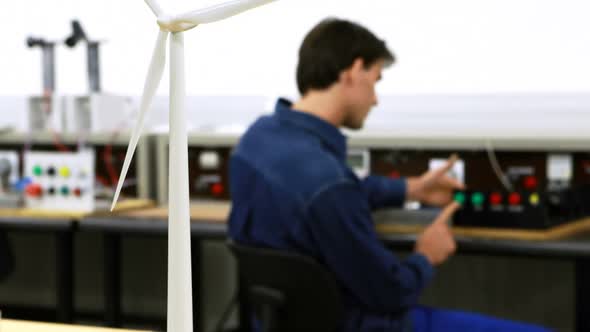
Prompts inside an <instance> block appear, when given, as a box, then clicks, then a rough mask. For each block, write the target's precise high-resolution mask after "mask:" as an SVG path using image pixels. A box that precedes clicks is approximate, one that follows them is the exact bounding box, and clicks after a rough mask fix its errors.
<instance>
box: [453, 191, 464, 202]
mask: <svg viewBox="0 0 590 332" xmlns="http://www.w3.org/2000/svg"><path fill="white" fill-rule="evenodd" d="M453 199H454V200H455V202H457V203H459V204H461V205H463V203H465V194H464V193H462V192H458V193H455V196H454V197H453Z"/></svg>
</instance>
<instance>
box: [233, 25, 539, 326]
mask: <svg viewBox="0 0 590 332" xmlns="http://www.w3.org/2000/svg"><path fill="white" fill-rule="evenodd" d="M393 62H394V57H393V55H392V54H391V52H390V51H389V50H388V49H387V47H386V46H385V43H384V42H383V41H381V40H379V39H378V38H377V37H375V36H374V35H373V34H372V33H371V32H370V31H368V30H367V29H365V28H363V27H361V26H359V25H357V24H354V23H351V22H348V21H343V20H338V19H328V20H325V21H323V22H321V23H320V24H319V25H317V26H316V27H315V28H313V30H311V32H309V34H308V35H307V36H306V37H305V40H304V41H303V44H302V45H301V48H300V51H299V64H298V66H297V84H298V87H299V91H300V93H301V95H302V98H301V99H300V100H299V101H297V102H296V103H295V104H291V103H290V102H289V101H287V100H284V99H281V100H279V101H278V103H277V106H276V112H275V113H274V114H273V115H272V116H266V117H262V118H260V119H259V120H258V121H256V122H255V123H254V124H253V125H252V126H251V127H250V129H249V130H248V131H247V132H246V133H245V135H244V136H243V137H242V139H241V141H240V143H239V144H238V146H237V147H236V149H235V151H234V154H233V155H232V158H231V163H230V183H231V196H232V201H233V208H232V211H231V216H230V221H229V226H230V227H229V234H230V237H231V238H232V239H233V240H234V241H236V242H238V243H241V244H244V245H249V246H257V247H270V248H276V249H280V250H285V251H290V252H296V253H300V254H304V255H308V256H311V257H314V258H315V259H316V260H317V261H319V262H320V263H321V264H323V265H325V267H326V268H327V269H328V270H330V271H331V272H332V273H333V274H334V275H335V277H336V279H337V280H338V282H339V283H340V286H341V290H342V293H343V295H344V299H345V306H346V314H345V318H344V320H343V321H342V323H341V325H340V327H339V329H338V331H347V332H353V331H354V332H358V331H361V332H368V331H389V332H395V331H404V332H405V331H483V329H481V330H480V328H487V329H486V330H485V331H542V329H540V328H536V327H532V326H526V325H524V324H517V323H512V322H506V321H499V320H494V319H491V318H485V317H481V316H476V315H471V314H465V313H460V312H449V311H441V310H433V309H427V308H421V307H417V303H418V299H419V297H420V295H421V294H422V291H423V289H424V288H425V287H426V285H427V284H428V283H429V282H430V280H431V279H432V277H433V266H436V265H439V264H441V263H443V262H444V261H445V260H446V259H447V258H448V257H449V255H451V254H452V253H453V252H454V251H455V241H454V239H453V237H452V234H451V232H450V230H449V227H448V225H447V221H448V220H449V218H450V217H451V216H452V214H453V213H454V212H455V210H456V209H457V207H458V205H457V204H456V203H451V200H452V191H453V190H454V189H462V188H463V185H462V184H461V183H458V182H457V181H455V180H453V179H451V178H449V177H448V176H447V175H446V173H447V171H448V170H450V169H451V167H452V166H453V163H454V161H455V159H456V157H454V156H453V157H451V158H450V159H449V161H448V162H447V164H446V165H445V166H444V167H442V168H440V169H437V170H433V171H430V172H427V173H425V174H424V175H422V176H420V177H416V178H408V179H399V180H392V179H388V178H385V177H378V176H368V177H367V178H365V179H359V178H357V177H356V176H355V174H354V173H353V172H352V171H351V170H350V168H349V167H348V166H347V165H346V138H345V136H343V135H342V134H341V133H340V131H339V128H340V127H346V128H351V129H359V128H361V127H362V126H363V123H364V121H365V118H366V116H367V114H368V113H369V111H370V109H371V107H373V106H374V105H375V104H377V98H376V95H375V84H376V83H377V82H378V81H379V80H380V78H381V71H382V70H383V68H385V67H387V66H388V65H390V64H392V63H393ZM406 199H411V200H419V201H421V202H425V203H428V204H431V205H437V206H441V207H444V209H443V210H442V212H441V213H440V215H439V216H438V217H437V218H436V220H434V221H433V223H432V224H431V225H430V226H429V227H427V228H426V229H425V230H424V232H423V233H422V234H421V235H420V236H419V238H418V240H417V242H416V246H415V250H414V253H413V254H411V255H409V257H407V258H405V259H403V260H402V259H400V258H398V257H396V256H395V255H394V254H393V253H392V252H390V251H388V250H387V249H386V248H384V246H383V245H382V243H381V242H380V241H379V239H378V237H377V235H376V233H375V230H374V225H373V220H372V218H371V213H372V211H373V210H375V209H378V208H383V207H389V206H399V205H401V204H402V203H403V202H404V201H405V200H406ZM430 328H433V329H430Z"/></svg>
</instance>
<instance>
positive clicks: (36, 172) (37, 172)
mask: <svg viewBox="0 0 590 332" xmlns="http://www.w3.org/2000/svg"><path fill="white" fill-rule="evenodd" d="M33 174H34V175H36V176H41V174H43V168H41V166H39V165H35V166H34V167H33Z"/></svg>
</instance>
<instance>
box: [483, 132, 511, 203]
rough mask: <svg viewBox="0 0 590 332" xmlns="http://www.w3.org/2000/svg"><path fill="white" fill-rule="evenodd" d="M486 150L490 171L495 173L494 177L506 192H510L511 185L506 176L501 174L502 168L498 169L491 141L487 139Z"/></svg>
mask: <svg viewBox="0 0 590 332" xmlns="http://www.w3.org/2000/svg"><path fill="white" fill-rule="evenodd" d="M486 150H487V152H488V159H489V160H490V164H491V165H492V169H493V170H494V173H496V177H498V180H500V182H501V183H502V185H503V186H504V188H506V190H508V191H512V190H513V188H512V184H511V183H510V181H508V178H507V177H506V174H504V172H502V168H500V164H499V163H498V159H496V154H495V153H494V148H493V147H492V141H491V140H489V139H487V140H486Z"/></svg>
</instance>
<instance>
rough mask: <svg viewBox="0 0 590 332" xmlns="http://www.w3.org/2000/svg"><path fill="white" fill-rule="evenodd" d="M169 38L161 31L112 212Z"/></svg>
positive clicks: (163, 60)
mask: <svg viewBox="0 0 590 332" xmlns="http://www.w3.org/2000/svg"><path fill="white" fill-rule="evenodd" d="M167 38H168V32H165V31H161V30H160V32H159V34H158V39H157V40H156V46H155V47H154V52H153V54H152V60H151V62H150V66H149V69H148V73H147V77H146V81H145V84H144V87H143V94H142V96H141V103H140V105H139V116H138V119H137V123H136V124H135V127H134V128H133V131H132V133H131V139H130V140H129V145H128V146H127V154H126V155H125V162H124V163H123V169H122V170H121V176H120V177H119V183H117V190H116V191H115V197H114V198H113V203H112V205H111V211H113V209H114V208H115V205H116V204H117V200H118V199H119V194H120V193H121V188H122V187H123V183H124V182H125V177H126V176H127V171H128V170H129V164H130V163H131V159H133V154H134V153H135V148H136V147H137V142H138V141H139V137H140V136H141V133H142V131H143V125H144V122H145V115H146V113H147V111H148V109H149V108H150V105H151V103H152V99H153V97H154V95H155V94H156V90H157V89H158V85H159V84H160V80H161V79H162V74H163V72H164V66H165V65H166V40H167Z"/></svg>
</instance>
